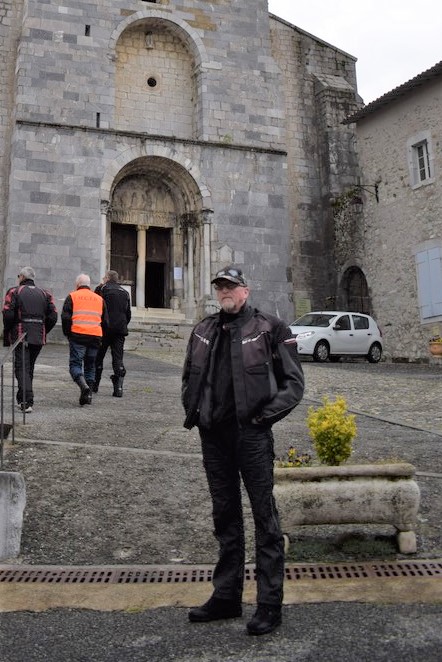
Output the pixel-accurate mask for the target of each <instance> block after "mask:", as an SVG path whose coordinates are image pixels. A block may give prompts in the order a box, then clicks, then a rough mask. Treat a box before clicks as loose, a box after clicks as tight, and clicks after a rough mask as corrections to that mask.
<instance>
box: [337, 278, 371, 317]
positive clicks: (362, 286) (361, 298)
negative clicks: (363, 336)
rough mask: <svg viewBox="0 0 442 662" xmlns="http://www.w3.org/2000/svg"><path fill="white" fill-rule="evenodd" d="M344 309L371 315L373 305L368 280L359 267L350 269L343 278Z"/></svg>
mask: <svg viewBox="0 0 442 662" xmlns="http://www.w3.org/2000/svg"><path fill="white" fill-rule="evenodd" d="M341 289H342V291H343V295H344V296H343V299H344V309H345V310H350V311H353V312H357V313H365V314H367V315H370V313H371V305H370V296H369V293H368V285H367V280H366V278H365V275H364V273H363V272H362V270H361V269H360V268H359V267H349V268H348V269H347V270H346V271H345V273H344V275H343V277H342V286H341Z"/></svg>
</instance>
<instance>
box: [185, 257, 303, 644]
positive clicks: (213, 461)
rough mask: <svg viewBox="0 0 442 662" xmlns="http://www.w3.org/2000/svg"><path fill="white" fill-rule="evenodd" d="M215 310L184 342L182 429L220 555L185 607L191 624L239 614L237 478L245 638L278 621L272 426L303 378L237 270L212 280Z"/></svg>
mask: <svg viewBox="0 0 442 662" xmlns="http://www.w3.org/2000/svg"><path fill="white" fill-rule="evenodd" d="M212 283H213V284H214V287H215V290H216V294H217V299H218V302H219V304H220V307H221V310H220V312H219V313H215V314H213V315H210V316H208V317H206V318H205V319H203V320H202V321H201V322H199V323H198V324H197V325H196V326H195V327H194V329H193V331H192V334H191V337H190V339H189V343H188V347H187V353H186V359H185V363H184V370H183V383H182V402H183V405H184V409H185V411H186V419H185V422H184V426H185V427H186V428H188V429H191V428H192V427H193V426H195V425H196V426H198V429H199V433H200V437H201V443H202V453H203V464H204V468H205V471H206V476H207V481H208V485H209V491H210V495H211V498H212V514H213V521H214V529H215V536H216V538H217V539H218V542H219V559H218V562H217V564H216V567H215V570H214V574H213V586H214V591H213V594H212V597H211V598H210V599H209V600H208V602H206V603H205V604H203V605H202V606H200V607H195V608H193V609H191V610H190V611H189V619H190V621H191V622H208V621H213V620H218V619H223V618H235V617H239V616H241V614H242V606H241V602H242V592H243V584H244V565H245V541H244V522H243V511H242V504H241V485H240V480H241V478H242V480H243V483H244V486H245V488H246V491H247V493H248V497H249V499H250V503H251V507H252V513H253V519H254V525H255V551H256V581H257V609H256V612H255V614H254V616H253V618H252V619H251V621H249V623H248V624H247V631H248V633H249V634H251V635H261V634H266V633H268V632H272V631H273V630H274V629H275V628H276V627H277V626H278V625H280V623H281V605H282V598H283V580H284V543H283V536H282V532H281V528H280V524H279V518H278V513H277V510H276V506H275V501H274V498H273V461H274V450H273V435H272V425H273V423H275V422H276V421H279V420H280V419H282V418H284V417H285V416H287V414H289V413H290V412H291V411H292V409H293V408H294V407H296V405H297V404H298V403H299V402H300V401H301V399H302V396H303V392H304V377H303V373H302V368H301V365H300V363H299V360H298V356H297V350H296V341H295V339H294V338H293V336H292V334H291V332H290V329H289V328H288V326H287V325H286V324H285V323H283V322H282V321H281V320H279V319H278V318H277V317H274V316H273V315H269V314H267V313H263V312H261V311H259V310H258V309H256V308H252V307H251V306H250V305H249V304H248V302H247V300H248V297H249V292H250V290H249V287H248V285H247V281H246V279H245V276H244V274H243V272H242V270H241V269H239V268H238V267H236V266H234V265H232V266H229V267H226V268H225V269H222V270H221V271H219V272H218V273H217V274H216V276H215V278H214V279H213V280H212Z"/></svg>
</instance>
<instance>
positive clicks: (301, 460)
mask: <svg viewBox="0 0 442 662" xmlns="http://www.w3.org/2000/svg"><path fill="white" fill-rule="evenodd" d="M311 460H312V458H311V455H309V454H308V453H300V452H299V451H298V450H297V449H296V448H294V447H293V446H290V448H289V449H288V451H287V454H286V456H285V457H281V458H278V460H276V466H277V467H280V468H282V469H292V468H294V467H303V466H308V465H309V464H311Z"/></svg>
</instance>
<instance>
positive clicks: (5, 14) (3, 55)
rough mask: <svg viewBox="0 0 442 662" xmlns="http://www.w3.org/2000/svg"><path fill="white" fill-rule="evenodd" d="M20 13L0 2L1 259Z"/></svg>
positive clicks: (8, 0)
mask: <svg viewBox="0 0 442 662" xmlns="http://www.w3.org/2000/svg"><path fill="white" fill-rule="evenodd" d="M22 12H23V2H22V1H21V0H3V1H2V2H1V3H0V252H1V253H0V254H1V257H2V258H3V257H4V254H5V250H6V246H5V243H6V229H5V224H6V214H7V201H8V183H9V165H10V163H9V160H10V143H11V131H12V120H13V116H14V98H15V86H14V71H15V62H16V55H17V45H18V37H19V34H20V31H21V17H22ZM4 262H5V261H4V259H1V260H0V282H1V281H2V276H3V269H4Z"/></svg>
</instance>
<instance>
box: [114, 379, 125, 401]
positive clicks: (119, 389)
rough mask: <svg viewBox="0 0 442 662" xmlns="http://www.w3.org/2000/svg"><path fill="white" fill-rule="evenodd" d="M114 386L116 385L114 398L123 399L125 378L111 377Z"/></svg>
mask: <svg viewBox="0 0 442 662" xmlns="http://www.w3.org/2000/svg"><path fill="white" fill-rule="evenodd" d="M111 380H112V384H113V385H114V392H113V393H112V395H113V396H114V398H122V397H123V380H124V377H117V376H116V375H111Z"/></svg>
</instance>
